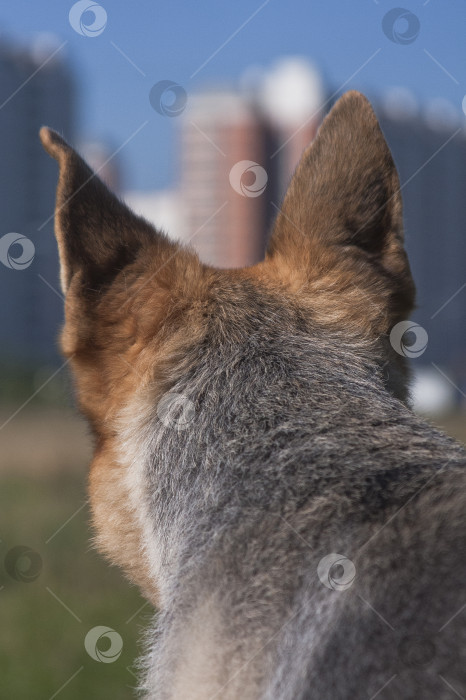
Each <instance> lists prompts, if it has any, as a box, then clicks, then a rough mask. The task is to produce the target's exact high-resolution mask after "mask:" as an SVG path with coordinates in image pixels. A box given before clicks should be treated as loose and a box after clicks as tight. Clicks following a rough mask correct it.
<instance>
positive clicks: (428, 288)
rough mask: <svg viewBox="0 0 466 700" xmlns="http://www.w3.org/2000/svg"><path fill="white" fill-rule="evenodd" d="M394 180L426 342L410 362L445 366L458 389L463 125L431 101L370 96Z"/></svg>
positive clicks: (465, 163) (463, 275)
mask: <svg viewBox="0 0 466 700" xmlns="http://www.w3.org/2000/svg"><path fill="white" fill-rule="evenodd" d="M374 104H375V106H376V111H377V115H378V117H379V120H380V124H381V127H382V130H383V132H384V134H385V137H386V139H387V142H388V144H389V146H390V148H391V150H392V153H393V157H394V160H395V163H396V166H397V169H398V173H399V176H400V183H401V192H402V196H403V205H404V225H405V239H406V248H407V251H408V255H409V259H410V264H411V268H412V271H413V276H414V280H415V282H416V286H417V308H416V310H415V311H414V313H413V318H414V319H415V320H416V322H417V323H419V324H420V325H421V326H422V327H423V328H425V330H426V331H427V333H428V336H429V342H428V344H427V348H426V351H425V352H424V353H423V355H422V357H419V358H418V359H417V360H416V363H417V364H419V365H420V364H429V363H430V362H431V361H433V360H434V361H435V362H436V363H440V364H443V366H444V367H450V368H452V371H453V374H452V376H453V377H456V379H455V381H456V382H457V383H458V384H461V386H462V387H463V389H462V390H463V391H464V390H465V389H466V371H465V367H466V268H465V260H466V196H465V193H466V131H465V129H464V126H463V125H462V124H461V121H460V117H459V114H458V112H455V110H454V108H453V107H449V106H448V105H447V104H446V103H443V102H440V101H436V102H435V103H433V104H431V105H428V106H426V107H424V108H423V109H422V110H421V109H420V108H419V107H418V106H417V105H416V101H415V100H414V98H413V97H412V96H410V95H409V94H406V92H405V91H404V90H403V91H400V90H399V91H397V92H396V93H390V94H387V95H386V97H385V99H383V100H381V101H379V102H375V103H374Z"/></svg>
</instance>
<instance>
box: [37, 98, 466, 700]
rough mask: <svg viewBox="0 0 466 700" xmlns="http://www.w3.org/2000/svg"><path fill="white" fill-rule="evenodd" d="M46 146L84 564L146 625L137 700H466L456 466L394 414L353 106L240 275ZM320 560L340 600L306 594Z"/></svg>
mask: <svg viewBox="0 0 466 700" xmlns="http://www.w3.org/2000/svg"><path fill="white" fill-rule="evenodd" d="M41 138H42V141H43V144H44V146H45V148H46V150H47V151H48V152H49V153H50V154H51V155H52V156H54V157H55V158H56V159H57V160H58V161H59V165H60V178H59V185H58V194H57V209H56V219H55V220H56V235H57V239H58V246H59V251H60V260H61V282H62V287H63V291H64V293H65V294H66V322H65V327H64V331H63V335H62V348H63V351H64V353H65V355H66V356H67V357H70V358H71V362H72V366H73V370H74V375H75V378H76V384H77V393H78V398H79V403H80V406H81V408H82V411H83V412H84V414H85V415H86V416H87V417H88V419H89V421H90V425H91V427H92V430H93V433H94V436H95V456H94V459H93V462H92V465H91V476H90V494H91V501H92V509H93V517H94V523H95V528H96V532H97V543H98V546H99V547H100V549H101V550H102V551H103V552H104V553H105V554H106V555H107V556H108V557H109V558H110V560H111V561H112V562H116V563H117V564H119V565H120V566H121V567H122V568H123V569H124V570H125V571H126V573H127V575H128V576H129V577H130V579H131V580H133V581H135V582H136V583H137V584H139V586H140V587H141V589H142V590H143V592H144V594H145V595H146V596H147V597H148V598H149V599H150V600H151V601H152V602H153V603H154V604H155V605H156V606H157V607H158V608H159V611H160V612H159V615H158V618H157V624H156V627H155V629H154V631H153V633H152V634H151V644H150V649H149V652H148V655H147V658H146V662H145V669H146V670H145V676H144V679H143V681H142V685H143V693H144V697H147V698H151V699H157V700H213V699H214V698H217V699H225V700H229V699H235V700H239V699H241V700H259V699H261V700H305V699H310V698H312V699H316V700H317V699H318V700H343V699H345V700H349V699H350V698H351V700H355V699H356V698H358V699H359V698H361V699H363V698H364V699H367V700H369V699H370V698H375V697H377V698H379V699H380V700H389V699H391V698H393V699H395V698H396V699H398V698H422V699H423V700H429V699H431V700H433V699H434V698H435V699H436V700H438V699H439V698H440V699H442V698H444V699H445V700H449V699H450V698H453V697H455V693H457V695H463V696H464V695H465V694H466V665H465V664H464V663H461V653H462V650H463V648H464V643H465V625H464V617H465V614H466V613H465V612H464V611H463V610H462V606H463V605H464V603H465V602H466V599H465V597H464V583H465V569H466V565H465V556H464V555H465V548H464V541H465V540H464V535H465V518H464V514H463V511H464V500H463V495H462V493H463V488H464V481H465V473H466V472H465V468H464V467H465V464H466V455H465V451H464V450H463V449H462V448H461V447H460V446H459V445H457V444H455V443H454V442H453V441H452V440H451V439H449V438H448V437H446V436H445V435H443V434H442V433H440V432H438V431H437V430H435V429H433V428H432V427H430V426H429V425H427V424H426V423H425V422H423V421H422V420H421V419H420V418H419V417H417V416H416V415H414V414H413V413H412V411H411V410H410V408H409V407H407V405H406V396H407V394H406V388H405V384H406V371H405V368H404V366H403V363H402V358H401V356H400V355H398V354H397V353H395V352H394V351H393V350H392V348H391V346H390V344H389V342H388V335H389V333H390V330H391V328H392V327H393V326H394V324H396V323H397V322H399V321H400V320H403V319H406V318H407V317H408V315H409V313H410V311H411V309H412V306H413V302H414V286H413V282H412V279H411V274H410V270H409V265H408V262H407V258H406V254H405V252H404V248H403V233H402V208H401V196H400V192H399V181H398V176H397V173H396V169H395V166H394V163H393V160H392V158H391V155H390V152H389V150H388V147H387V145H386V143H385V140H384V138H383V135H382V133H381V131H380V128H379V125H378V123H377V119H376V117H375V115H374V113H373V111H372V108H371V106H370V104H369V103H368V101H367V100H366V99H365V98H364V97H363V96H362V95H360V94H359V93H356V92H350V93H347V94H346V95H345V96H344V97H343V98H341V99H340V100H339V102H338V103H337V104H336V106H335V107H334V108H333V109H332V111H331V113H330V115H329V116H328V117H327V118H326V119H325V120H324V122H323V124H322V126H321V128H320V130H319V133H318V136H317V138H316V140H315V142H314V143H313V144H312V145H311V146H309V148H308V149H307V150H306V151H305V153H304V154H303V157H302V159H301V162H300V164H299V166H298V168H297V171H296V173H295V175H294V177H293V179H292V182H291V185H290V188H289V190H288V193H287V195H286V197H285V200H284V202H283V205H282V208H281V211H280V213H279V215H278V217H277V220H276V223H275V227H274V230H273V233H272V235H271V239H270V242H269V247H268V251H267V255H266V258H265V260H264V261H263V262H261V263H260V264H258V265H255V266H253V267H250V268H245V269H241V270H216V269H213V268H211V267H208V266H206V265H203V264H201V263H200V262H199V260H198V258H197V256H196V255H195V253H194V252H193V251H192V250H190V249H186V248H183V247H182V246H180V245H178V244H176V243H174V242H171V241H169V240H168V239H167V238H166V237H165V236H164V235H163V234H162V233H160V232H157V231H155V230H154V229H153V228H152V227H151V226H150V225H149V224H148V223H147V222H146V221H144V220H143V219H141V218H138V217H136V216H135V215H134V214H132V213H131V212H130V211H129V210H128V209H127V208H126V207H125V205H124V204H122V203H121V202H120V201H118V200H117V199H116V198H115V197H114V195H112V194H111V193H110V192H109V191H108V190H107V189H106V187H105V186H104V185H103V184H102V182H101V181H100V180H99V179H98V178H97V177H96V176H94V175H93V173H92V172H91V171H90V170H89V168H88V167H87V165H86V164H85V163H84V162H83V161H82V160H81V158H80V157H79V156H78V155H77V154H76V153H75V152H74V151H73V150H72V149H71V148H70V146H68V145H67V144H66V143H65V142H64V141H63V140H62V139H61V137H60V136H58V135H57V134H56V133H54V132H52V131H50V130H49V129H45V128H44V129H42V130H41ZM167 392H174V393H177V394H180V395H182V397H184V398H183V399H182V401H184V402H185V405H186V406H188V408H189V409H190V411H191V413H189V411H188V413H189V415H188V418H187V419H186V421H185V422H180V420H179V419H177V418H176V416H174V415H171V414H170V415H169V419H168V420H167V419H166V416H165V417H164V415H163V413H162V412H161V411H160V406H161V402H163V401H165V400H166V394H167ZM170 416H171V417H170ZM185 418H186V415H185ZM334 552H335V553H339V554H341V555H342V556H344V557H347V558H349V559H350V560H351V561H352V562H353V563H354V566H355V568H356V577H355V579H354V582H353V583H352V585H351V586H349V587H346V589H345V590H332V588H330V587H327V586H326V585H324V584H323V583H322V581H321V578H322V576H319V575H318V567H319V562H321V560H322V559H323V558H324V557H326V556H327V555H329V554H331V553H334ZM345 561H346V560H345ZM340 573H341V571H340ZM335 576H336V574H335Z"/></svg>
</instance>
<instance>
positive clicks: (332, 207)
mask: <svg viewBox="0 0 466 700" xmlns="http://www.w3.org/2000/svg"><path fill="white" fill-rule="evenodd" d="M267 256H268V259H269V260H274V259H275V260H276V261H281V263H282V264H283V263H284V264H285V265H286V267H287V268H289V269H292V270H295V271H297V274H300V283H301V284H302V283H303V278H304V279H305V280H307V281H308V282H311V283H312V281H313V280H316V279H320V280H321V281H323V280H324V279H325V278H327V282H328V284H327V286H328V288H329V289H330V288H332V289H333V290H336V291H337V292H338V294H339V295H340V293H341V296H340V299H341V302H340V304H341V310H342V311H343V312H344V313H345V296H344V295H345V290H348V291H351V290H352V293H351V295H350V296H351V297H352V299H351V304H350V305H351V307H353V308H354V304H356V305H359V306H360V312H361V314H360V315H361V317H364V316H365V318H366V319H367V318H368V317H370V313H371V312H370V309H369V313H368V304H369V305H370V304H372V303H373V304H374V305H375V306H374V308H375V307H376V306H378V307H379V308H380V310H381V311H380V312H379V313H378V314H376V315H377V316H378V318H377V319H373V320H372V326H373V330H375V332H376V333H380V332H382V333H386V332H388V331H389V329H390V327H391V326H392V325H393V324H394V323H396V322H397V321H398V320H399V319H400V318H406V316H407V315H408V314H409V313H410V311H411V309H412V306H413V303H414V284H413V281H412V277H411V273H410V269H409V263H408V260H407V256H406V253H405V251H404V247H403V222H402V201H401V194H400V183H399V179H398V174H397V172H396V168H395V164H394V162H393V159H392V156H391V154H390V150H389V148H388V146H387V143H386V141H385V139H384V136H383V134H382V131H381V129H380V126H379V123H378V121H377V118H376V116H375V114H374V111H373V110H372V107H371V105H370V103H369V102H368V100H367V99H366V98H365V97H364V96H363V95H361V94H360V93H358V92H355V91H352V92H348V93H346V94H345V95H344V96H343V97H342V98H341V99H340V100H339V101H338V102H337V103H336V105H335V106H334V107H333V109H332V110H331V112H330V114H329V115H328V116H327V117H326V118H325V119H324V121H323V123H322V125H321V127H320V129H319V132H318V135H317V137H316V139H315V141H314V142H313V143H312V144H311V145H310V146H309V147H308V148H307V150H306V151H305V152H304V154H303V156H302V158H301V161H300V163H299V165H298V168H297V170H296V172H295V174H294V176H293V178H292V180H291V184H290V187H289V189H288V192H287V194H286V196H285V199H284V202H283V205H282V208H281V211H280V213H279V214H278V217H277V220H276V224H275V227H274V231H273V234H272V236H271V240H270V243H269V247H268V253H267ZM355 287H357V288H359V289H360V291H361V294H360V295H359V298H358V297H357V296H355V294H354V288H355ZM347 298H349V297H348V296H347ZM374 321H375V323H374Z"/></svg>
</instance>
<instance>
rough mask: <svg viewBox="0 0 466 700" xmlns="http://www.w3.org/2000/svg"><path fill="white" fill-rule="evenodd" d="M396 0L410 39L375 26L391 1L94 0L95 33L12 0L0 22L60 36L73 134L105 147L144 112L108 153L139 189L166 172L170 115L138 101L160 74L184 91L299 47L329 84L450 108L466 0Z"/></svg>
mask: <svg viewBox="0 0 466 700" xmlns="http://www.w3.org/2000/svg"><path fill="white" fill-rule="evenodd" d="M399 1H400V3H402V5H401V6H402V7H403V8H405V9H407V10H409V11H410V12H412V13H414V14H415V15H416V16H417V18H418V19H419V25H420V29H419V34H418V36H417V38H416V39H415V40H414V41H412V42H411V43H409V44H405V45H402V44H397V43H394V42H393V41H390V40H389V39H388V38H387V37H386V36H385V34H384V32H383V31H382V19H383V17H384V16H385V15H386V13H387V12H388V11H390V10H391V9H393V8H394V7H398V5H397V3H396V0H358V2H351V1H350V0H320V2H316V1H314V0H269V1H268V2H267V1H265V2H264V0H248V1H246V0H235V2H231V0H230V1H229V2H224V1H223V0H205V1H204V2H189V1H188V0H184V1H180V0H170V2H160V1H158V0H157V1H155V2H154V1H153V0H132V1H131V2H129V1H128V0H127V1H126V2H123V1H121V0H120V1H119V2H115V0H113V1H112V0H101V2H100V4H101V5H102V6H103V7H104V9H105V11H106V13H107V24H106V26H105V29H104V31H103V32H102V33H101V34H99V35H98V36H95V37H86V36H82V35H80V34H78V33H77V32H76V31H74V29H73V28H72V27H71V25H70V23H69V20H68V13H69V10H70V8H71V6H72V5H73V2H72V1H68V0H67V1H64V0H47V1H45V0H35V1H34V2H31V0H15V1H14V2H9V3H4V4H3V6H2V8H1V9H0V27H1V34H2V35H3V36H4V37H9V38H10V39H14V40H18V41H21V42H23V43H26V42H28V41H29V40H30V39H31V38H32V37H33V36H34V35H35V34H37V33H39V32H51V33H53V34H55V35H57V37H58V38H59V39H60V40H62V41H65V40H66V41H67V44H66V46H65V47H64V49H63V51H64V52H65V53H66V55H67V57H68V59H69V61H70V63H71V65H72V66H73V69H74V71H75V74H76V78H77V84H78V91H79V92H78V95H79V102H78V108H79V112H78V115H77V126H78V133H79V135H80V136H81V137H83V138H90V139H92V138H98V139H104V140H106V141H108V142H109V143H110V144H111V145H112V146H113V147H114V148H115V149H116V148H118V147H119V146H120V145H121V144H123V143H124V142H125V141H127V140H128V138H129V137H130V136H131V135H132V134H134V133H135V132H136V131H137V129H138V128H139V127H140V126H141V124H143V123H144V122H145V121H146V120H148V121H149V123H148V124H147V125H146V126H144V127H143V128H141V130H140V131H139V132H138V133H137V134H136V136H134V137H133V138H132V139H131V140H130V141H129V142H128V143H127V144H126V145H125V146H124V147H123V148H122V149H121V151H120V153H119V157H120V160H121V163H122V167H123V171H124V179H125V185H126V186H127V187H128V186H129V187H132V188H140V189H150V188H154V187H163V186H167V185H169V184H170V183H171V182H173V181H174V180H175V179H176V177H177V172H176V168H177V158H176V140H175V126H176V124H175V122H176V118H169V117H164V116H162V115H159V114H157V113H156V112H155V111H154V110H153V109H152V107H151V105H150V103H149V92H150V89H151V87H152V86H153V85H154V84H155V83H156V82H158V81H160V80H173V81H175V82H177V83H179V84H181V85H182V86H183V87H184V88H185V89H186V91H187V94H188V99H189V94H190V93H191V92H193V91H195V90H196V89H199V88H200V87H203V86H206V85H209V84H212V83H218V82H219V81H223V80H227V81H229V82H232V83H235V82H236V81H237V80H238V79H239V77H240V76H241V74H242V73H243V71H244V70H245V69H246V68H247V67H248V66H250V65H251V64H256V65H261V66H263V67H267V66H270V65H271V64H273V62H274V61H275V60H276V59H277V58H279V57H281V56H286V55H300V56H305V57H308V58H309V59H311V60H312V61H313V62H314V63H315V64H316V65H317V66H318V67H319V68H320V69H321V70H322V73H323V75H324V77H325V80H326V83H327V84H328V86H329V89H330V90H331V91H333V90H336V89H338V88H339V87H340V86H341V85H343V84H344V83H346V85H345V89H349V88H357V89H360V90H362V91H364V92H366V93H367V94H368V95H369V96H377V94H380V93H382V92H383V91H384V89H386V88H387V87H390V86H395V85H396V86H399V85H401V86H405V87H407V88H409V89H411V90H412V91H413V92H414V93H415V95H416V96H417V97H418V98H419V100H420V102H421V103H422V102H426V101H428V100H429V99H431V98H434V97H444V98H447V99H448V100H450V101H451V102H452V103H453V104H454V105H455V106H457V108H458V111H459V112H460V111H461V104H462V100H463V98H464V96H465V94H466V41H465V30H466V3H464V2H462V1H460V0H399ZM254 13H255V14H254ZM253 14H254V16H253V17H252V18H251V15H253ZM88 17H89V15H88ZM248 20H249V21H248ZM401 22H403V20H401ZM243 24H244V26H243V27H242V28H241V29H240V27H241V25H243ZM399 28H400V29H401V31H404V29H403V25H399ZM235 32H236V34H235ZM232 35H234V36H232ZM222 44H225V45H224V46H223V47H222ZM117 47H118V48H117ZM220 47H222V48H220ZM379 49H380V50H379ZM378 50H379V51H378ZM121 51H122V52H124V53H125V54H126V55H127V56H128V58H129V59H130V60H131V61H132V62H133V63H134V64H135V66H137V68H136V67H134V66H133V65H131V63H130V60H127V59H126V58H125V57H124V56H123V55H122V54H121V53H120V52H121ZM377 51H378V53H376V52H377ZM374 53H376V55H375V56H374V57H373V58H372V59H371V60H369V61H368V59H369V58H370V57H371V56H373V54H374ZM213 54H215V55H213ZM367 61H368V62H367ZM366 62H367V64H366V65H365V66H364V67H363V68H361V66H363V64H365V63H366ZM204 63H205V65H204V66H203V67H202V68H201V69H200V70H198V69H199V68H200V66H202V64H204ZM196 71H198V72H197V73H196ZM356 71H359V72H358V73H357V75H356V76H355V77H354V78H353V79H351V80H349V81H348V79H349V78H350V76H351V75H352V74H354V73H355V72H356ZM142 73H144V74H145V75H142ZM194 73H196V75H194V76H193V74H194ZM347 81H348V82H347Z"/></svg>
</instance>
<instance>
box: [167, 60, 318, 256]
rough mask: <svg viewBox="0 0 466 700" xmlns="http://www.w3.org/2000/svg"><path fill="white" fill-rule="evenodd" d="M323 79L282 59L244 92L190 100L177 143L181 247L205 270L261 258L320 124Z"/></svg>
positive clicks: (250, 82) (302, 63)
mask: <svg viewBox="0 0 466 700" xmlns="http://www.w3.org/2000/svg"><path fill="white" fill-rule="evenodd" d="M324 101H325V96H324V90H323V86H322V81H321V78H320V75H319V73H318V72H317V71H316V70H315V69H314V68H313V67H312V66H311V65H310V64H309V63H308V62H307V61H304V60H302V59H285V60H282V61H279V62H278V63H277V64H276V66H275V67H274V68H273V69H272V70H271V71H269V72H267V73H264V74H263V75H257V74H256V75H254V76H253V78H252V79H249V80H246V81H244V84H243V90H242V91H232V90H224V89H221V90H213V89H210V90H208V91H205V92H200V93H198V94H196V95H194V96H192V97H191V98H190V101H189V106H188V108H187V109H186V111H185V112H184V114H183V118H182V122H181V137H180V170H181V188H180V196H181V206H182V207H183V209H184V211H185V230H184V234H183V236H182V237H183V239H184V240H189V241H190V243H191V244H192V245H193V247H194V248H195V249H196V250H197V251H198V253H199V255H200V257H201V259H202V260H204V261H205V262H208V263H211V264H213V265H217V266H220V267H241V266H244V265H251V264H253V263H256V262H258V261H259V260H261V259H262V258H263V256H264V252H265V247H266V242H267V235H268V232H269V229H270V224H271V222H272V220H273V218H274V216H275V214H276V208H277V207H278V206H279V204H280V202H281V199H282V197H283V195H284V193H285V191H286V187H287V185H288V182H289V180H290V178H291V175H292V173H293V171H294V169H295V167H296V164H297V163H298V160H299V157H300V155H301V153H302V151H303V149H304V148H305V147H306V146H307V145H308V144H309V143H310V142H311V141H312V139H313V138H314V136H315V134H316V132H317V128H318V126H319V123H320V121H321V118H322V105H323V103H324Z"/></svg>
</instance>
